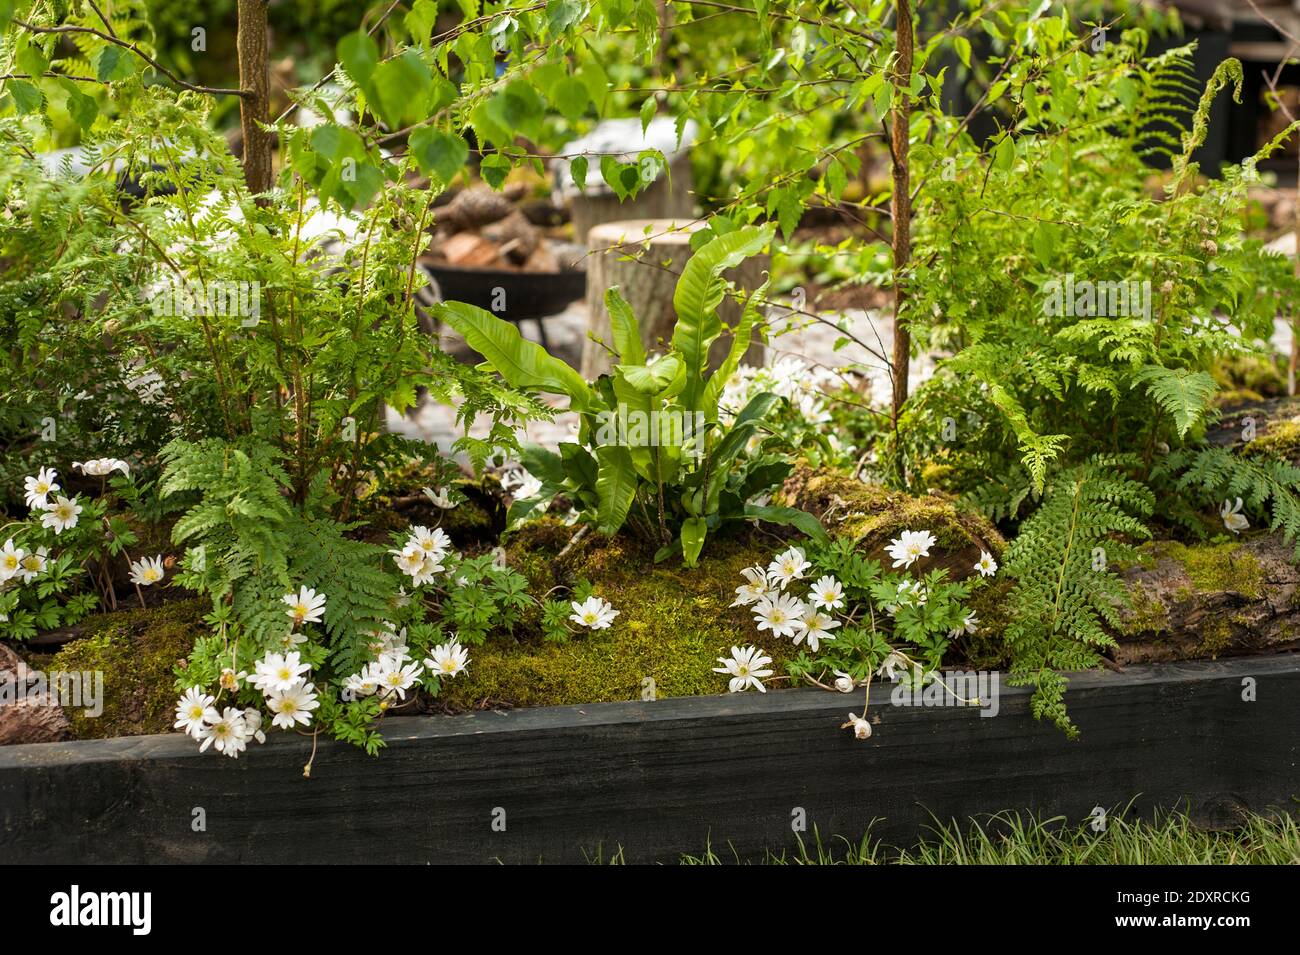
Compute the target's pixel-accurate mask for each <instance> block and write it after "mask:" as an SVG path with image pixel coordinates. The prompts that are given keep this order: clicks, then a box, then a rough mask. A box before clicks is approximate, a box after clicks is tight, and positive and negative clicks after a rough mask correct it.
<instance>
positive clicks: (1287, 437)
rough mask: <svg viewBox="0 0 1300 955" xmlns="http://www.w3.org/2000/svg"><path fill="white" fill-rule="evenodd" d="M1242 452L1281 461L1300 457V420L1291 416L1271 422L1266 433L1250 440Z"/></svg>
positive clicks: (1255, 456) (1251, 455)
mask: <svg viewBox="0 0 1300 955" xmlns="http://www.w3.org/2000/svg"><path fill="white" fill-rule="evenodd" d="M1241 453H1242V454H1243V455H1245V456H1246V457H1252V458H1277V459H1278V460H1281V461H1295V460H1297V459H1300V420H1297V419H1295V418H1290V419H1287V420H1284V421H1273V422H1269V425H1268V427H1267V428H1265V429H1264V433H1263V434H1261V435H1258V436H1257V437H1256V438H1255V439H1254V440H1253V441H1248V442H1247V443H1246V445H1245V447H1244V448H1242V452H1241Z"/></svg>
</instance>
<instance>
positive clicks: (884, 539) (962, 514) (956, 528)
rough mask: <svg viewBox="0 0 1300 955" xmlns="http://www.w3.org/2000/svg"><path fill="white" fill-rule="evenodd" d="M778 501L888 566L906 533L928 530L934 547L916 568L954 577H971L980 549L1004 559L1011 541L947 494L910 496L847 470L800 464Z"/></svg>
mask: <svg viewBox="0 0 1300 955" xmlns="http://www.w3.org/2000/svg"><path fill="white" fill-rule="evenodd" d="M779 498H780V501H779V503H781V504H784V505H786V506H788V507H797V508H800V509H802V510H805V511H808V512H809V513H810V514H812V515H814V516H815V517H817V519H818V520H820V521H821V522H822V524H823V526H825V527H826V529H827V530H828V531H830V532H831V533H833V534H836V535H841V536H848V537H851V538H852V539H853V540H855V541H857V543H858V549H859V550H860V551H862V553H863V554H864V555H865V556H867V557H870V558H873V559H875V560H878V561H880V562H881V564H882V565H883V566H884V567H886V568H888V567H890V566H891V564H892V563H893V562H892V561H891V560H890V559H889V556H888V555H887V554H886V553H885V548H886V547H888V546H889V542H890V541H891V540H893V539H894V538H896V537H898V535H899V534H901V533H902V532H903V531H909V530H910V531H929V532H930V533H931V534H933V535H934V537H935V540H936V546H935V549H934V551H933V552H932V553H931V555H930V556H929V557H924V558H922V559H921V560H919V561H918V562H917V563H916V564H915V565H913V569H914V570H916V571H919V572H920V573H928V572H929V571H931V570H934V569H935V568H939V567H942V568H944V569H946V570H947V571H948V574H949V576H950V577H951V578H952V579H954V580H962V579H964V578H966V577H969V576H970V575H971V574H972V573H973V572H974V568H975V562H976V561H978V560H979V558H980V553H981V552H982V551H988V552H989V553H991V554H992V555H993V556H994V557H996V558H998V559H999V560H1001V558H1002V554H1003V552H1004V551H1005V550H1006V546H1007V542H1006V540H1005V539H1004V538H1003V537H1002V535H1001V534H999V533H998V530H997V528H995V527H994V526H993V525H992V524H991V523H989V521H988V520H987V519H985V518H984V517H983V516H982V515H980V514H978V513H976V512H975V511H972V510H968V509H966V508H964V507H962V506H960V505H959V503H958V502H957V499H956V498H954V497H951V496H950V495H947V494H942V493H938V492H933V493H930V494H924V495H921V496H920V497H912V496H911V495H908V494H905V493H903V492H901V491H892V490H890V489H889V488H886V487H883V486H881V485H879V484H864V483H863V482H861V481H855V480H854V479H853V478H851V477H849V476H848V475H845V474H839V473H835V472H826V471H814V470H812V469H809V468H799V469H798V470H796V471H795V473H794V474H792V475H791V476H790V478H789V479H788V480H787V481H786V482H785V486H784V487H783V488H782V489H781V493H780V495H779Z"/></svg>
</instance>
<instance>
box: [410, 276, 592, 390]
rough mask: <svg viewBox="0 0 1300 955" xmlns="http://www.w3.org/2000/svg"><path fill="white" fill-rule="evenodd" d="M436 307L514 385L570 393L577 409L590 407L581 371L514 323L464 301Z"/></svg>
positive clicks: (445, 303) (443, 303)
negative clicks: (552, 352) (524, 335)
mask: <svg viewBox="0 0 1300 955" xmlns="http://www.w3.org/2000/svg"><path fill="white" fill-rule="evenodd" d="M434 311H435V312H436V313H437V316H438V318H440V319H441V320H442V321H445V322H446V323H447V324H448V325H450V326H451V327H452V328H454V329H456V331H458V332H459V333H460V334H461V337H463V338H464V339H465V343H466V344H467V345H469V347H470V348H473V349H474V350H475V351H476V352H478V353H479V354H480V355H482V356H483V357H484V358H485V359H487V363H488V365H489V367H491V368H492V369H493V370H494V371H496V372H497V374H499V375H501V377H502V378H504V379H505V380H506V381H508V382H510V384H512V385H513V386H514V387H516V388H537V389H539V390H541V391H546V392H550V393H551V394H557V395H568V396H569V398H570V400H571V402H572V404H571V407H572V408H573V409H574V410H576V411H586V410H588V409H589V408H590V407H591V405H592V403H593V402H594V401H595V395H594V394H593V393H592V391H591V389H590V388H589V387H587V383H586V382H585V381H583V380H582V376H581V375H579V374H578V373H577V372H576V371H574V370H573V369H572V368H570V367H569V366H568V365H566V364H565V363H564V362H562V361H560V360H559V359H558V358H552V357H551V356H550V355H548V354H547V353H546V349H544V348H543V347H542V346H541V345H538V344H537V343H536V342H530V341H528V340H527V339H526V338H524V337H523V336H522V335H520V334H519V329H518V328H516V327H515V325H514V324H513V323H511V322H507V321H504V320H503V319H500V318H497V317H496V316H495V315H493V314H492V313H491V312H486V311H484V310H483V309H481V308H478V307H477V306H474V305H469V304H466V303H465V302H440V303H438V305H436V306H435V307H434Z"/></svg>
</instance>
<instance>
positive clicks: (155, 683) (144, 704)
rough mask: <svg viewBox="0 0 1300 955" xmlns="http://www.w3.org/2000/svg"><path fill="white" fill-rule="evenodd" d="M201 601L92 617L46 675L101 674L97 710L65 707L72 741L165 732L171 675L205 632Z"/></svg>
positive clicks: (172, 696) (170, 708)
mask: <svg viewBox="0 0 1300 955" xmlns="http://www.w3.org/2000/svg"><path fill="white" fill-rule="evenodd" d="M207 609H208V604H207V602H206V601H202V600H197V599H193V600H174V601H169V602H168V603H164V604H162V605H160V606H156V607H149V608H146V609H139V610H126V611H118V612H117V613H106V614H97V615H95V616H93V617H88V618H86V620H85V621H84V627H85V634H86V635H85V636H84V637H83V638H81V639H79V640H75V641H73V642H72V643H70V644H68V645H67V646H66V647H64V648H63V649H62V650H60V651H59V652H58V653H57V654H56V655H55V656H54V658H53V659H52V660H51V661H50V670H51V671H59V672H78V671H89V672H96V671H98V672H101V673H103V680H104V682H103V687H104V690H103V694H104V698H103V711H102V713H100V714H98V715H90V714H89V713H87V712H86V711H85V710H84V709H78V708H73V707H67V708H65V712H66V713H67V716H68V719H69V721H70V723H71V730H72V735H73V736H74V737H76V738H77V739H102V738H107V737H112V736H138V735H142V734H146V733H165V732H168V731H170V730H171V728H172V722H173V719H174V714H173V712H172V711H173V707H174V705H175V703H176V697H177V693H176V689H175V682H176V677H175V671H176V667H177V666H182V665H184V662H185V659H186V658H187V657H188V656H189V653H190V651H191V650H192V649H193V648H194V641H195V639H196V638H197V637H198V636H200V635H201V634H203V633H205V632H207V626H206V624H204V622H203V614H204V612H205V610H207Z"/></svg>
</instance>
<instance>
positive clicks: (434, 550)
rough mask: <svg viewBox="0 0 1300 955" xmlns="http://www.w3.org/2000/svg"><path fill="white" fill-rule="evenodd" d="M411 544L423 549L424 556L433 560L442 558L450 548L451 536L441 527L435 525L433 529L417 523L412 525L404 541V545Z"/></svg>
mask: <svg viewBox="0 0 1300 955" xmlns="http://www.w3.org/2000/svg"><path fill="white" fill-rule="evenodd" d="M412 544H414V545H415V546H417V547H419V548H420V550H422V551H424V555H425V556H426V557H431V558H433V559H434V560H435V561H439V560H442V558H443V557H445V556H446V555H447V553H448V552H449V551H450V550H451V538H450V537H448V536H447V533H446V532H445V531H444V530H443V529H442V528H441V527H435V528H434V529H433V530H429V528H427V527H420V526H419V525H416V526H415V527H412V528H411V537H410V539H409V540H408V541H407V542H406V546H407V547H410V546H411V545H412Z"/></svg>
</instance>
